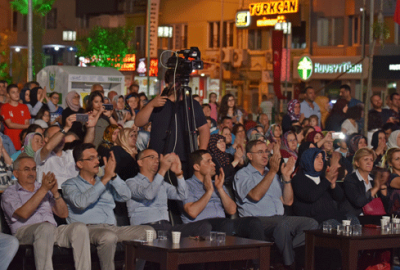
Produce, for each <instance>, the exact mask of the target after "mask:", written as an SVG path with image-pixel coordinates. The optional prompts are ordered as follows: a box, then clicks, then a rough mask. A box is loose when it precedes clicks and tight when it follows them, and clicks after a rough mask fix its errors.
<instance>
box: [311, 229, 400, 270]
mask: <svg viewBox="0 0 400 270" xmlns="http://www.w3.org/2000/svg"><path fill="white" fill-rule="evenodd" d="M305 234H306V267H305V269H307V270H314V269H315V268H314V263H315V247H326V248H336V249H340V250H341V251H342V270H354V269H357V260H358V251H360V250H367V249H368V250H370V249H387V248H399V247H400V234H399V233H397V234H396V233H393V234H392V233H387V234H385V233H381V230H380V228H378V229H373V228H363V230H362V235H359V236H346V235H337V232H336V230H333V232H332V233H324V232H322V230H312V231H305Z"/></svg>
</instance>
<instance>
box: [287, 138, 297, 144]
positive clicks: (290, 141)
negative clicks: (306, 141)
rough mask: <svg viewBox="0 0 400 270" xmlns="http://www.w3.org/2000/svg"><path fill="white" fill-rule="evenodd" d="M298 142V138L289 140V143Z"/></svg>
mask: <svg viewBox="0 0 400 270" xmlns="http://www.w3.org/2000/svg"><path fill="white" fill-rule="evenodd" d="M292 142H297V139H293V140H288V143H292Z"/></svg>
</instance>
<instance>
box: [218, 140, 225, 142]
mask: <svg viewBox="0 0 400 270" xmlns="http://www.w3.org/2000/svg"><path fill="white" fill-rule="evenodd" d="M224 142H225V141H224V140H219V141H218V142H217V143H224Z"/></svg>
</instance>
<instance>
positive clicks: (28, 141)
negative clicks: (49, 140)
mask: <svg viewBox="0 0 400 270" xmlns="http://www.w3.org/2000/svg"><path fill="white" fill-rule="evenodd" d="M43 145H44V140H43V135H42V134H40V133H38V132H31V133H29V134H27V135H26V137H25V140H24V151H23V153H26V154H27V155H28V156H30V157H34V156H35V153H36V151H38V150H39V149H40V148H42V147H43Z"/></svg>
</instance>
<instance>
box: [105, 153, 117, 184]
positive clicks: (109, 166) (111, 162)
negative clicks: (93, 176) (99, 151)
mask: <svg viewBox="0 0 400 270" xmlns="http://www.w3.org/2000/svg"><path fill="white" fill-rule="evenodd" d="M103 161H104V177H103V179H105V181H106V182H108V181H110V180H111V179H112V178H113V177H114V176H115V168H116V167H117V161H116V160H115V156H114V152H113V151H111V152H110V157H109V158H108V160H107V159H106V157H103ZM103 183H104V182H103ZM104 184H106V183H104Z"/></svg>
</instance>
